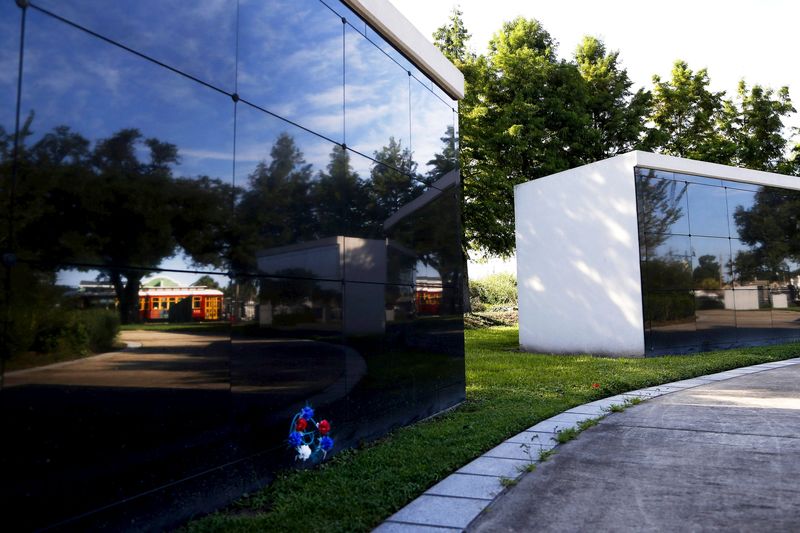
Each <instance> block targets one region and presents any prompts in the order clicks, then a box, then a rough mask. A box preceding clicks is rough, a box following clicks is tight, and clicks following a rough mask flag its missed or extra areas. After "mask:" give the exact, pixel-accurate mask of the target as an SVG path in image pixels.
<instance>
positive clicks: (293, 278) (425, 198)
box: [257, 172, 458, 335]
mask: <svg viewBox="0 0 800 533" xmlns="http://www.w3.org/2000/svg"><path fill="white" fill-rule="evenodd" d="M457 180H458V174H457V172H450V173H449V174H448V175H447V176H445V177H443V178H441V179H440V180H438V181H437V182H436V183H434V184H433V187H432V188H431V189H429V190H428V191H426V192H424V193H423V194H421V195H420V196H419V197H417V198H415V199H414V200H413V201H411V202H409V203H408V204H406V205H404V206H403V207H401V208H400V209H398V210H397V211H396V212H395V213H394V214H392V216H391V217H390V218H389V219H388V220H387V221H386V222H385V223H384V228H386V230H387V234H390V235H392V233H391V230H392V228H400V227H402V223H403V222H404V221H406V222H408V221H412V223H415V222H414V221H415V219H414V216H415V215H418V214H419V213H420V211H421V210H423V209H425V208H426V207H431V206H435V205H436V203H435V202H436V201H437V200H439V199H441V198H442V195H443V194H445V193H447V192H452V189H453V187H454V186H455V185H456V184H457V183H458V181H457ZM426 231H427V228H426ZM399 237H400V238H401V239H402V240H395V239H392V238H383V239H369V238H359V237H349V236H344V235H339V236H336V237H327V238H323V239H317V240H314V241H309V242H303V243H297V244H290V245H287V246H278V247H274V248H270V249H268V250H262V251H261V252H259V253H258V254H257V266H258V271H259V274H260V275H261V276H269V277H268V278H266V279H262V281H261V302H260V304H259V305H258V320H259V323H260V324H261V325H262V326H276V325H283V326H286V325H292V326H300V327H306V328H308V327H322V328H323V329H325V328H326V326H332V325H339V324H341V328H342V332H343V333H345V334H360V335H363V334H382V333H384V332H385V331H386V324H387V322H394V321H398V320H402V319H408V318H413V317H415V316H418V315H422V316H424V315H438V314H439V313H440V311H441V308H442V297H443V292H444V291H443V282H442V276H441V274H440V273H439V272H438V270H437V268H435V267H433V266H431V265H430V264H428V263H427V262H426V259H427V257H426V256H428V255H430V253H429V252H430V250H415V249H412V248H410V247H409V246H407V245H405V244H403V242H402V241H407V240H409V239H408V238H407V237H408V235H405V234H403V235H400V236H399ZM404 237H405V238H404ZM410 240H412V241H413V240H414V239H413V238H412V239H410ZM411 244H414V243H413V242H412V243H411ZM426 252H427V253H426Z"/></svg>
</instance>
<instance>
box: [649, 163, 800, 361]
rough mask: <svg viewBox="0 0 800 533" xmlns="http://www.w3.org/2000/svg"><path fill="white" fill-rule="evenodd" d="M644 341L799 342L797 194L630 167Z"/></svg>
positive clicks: (702, 346) (689, 345)
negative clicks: (633, 181)
mask: <svg viewBox="0 0 800 533" xmlns="http://www.w3.org/2000/svg"><path fill="white" fill-rule="evenodd" d="M636 195H637V205H638V220H639V243H640V257H641V272H642V291H643V303H644V314H645V345H646V347H647V350H648V353H652V354H657V353H668V352H691V351H698V350H709V349H719V348H724V347H728V346H735V345H740V344H751V343H764V342H776V341H780V340H783V339H798V338H800V335H798V329H799V328H800V295H798V292H797V286H798V284H800V265H799V264H798V258H800V245H799V244H798V243H800V232H799V231H798V228H797V225H796V220H797V219H798V216H800V191H796V190H790V189H778V188H774V187H765V186H758V185H755V184H750V183H740V182H735V181H727V180H720V179H712V178H706V177H703V176H690V175H684V174H676V173H670V172H664V171H656V170H652V169H646V168H638V169H636Z"/></svg>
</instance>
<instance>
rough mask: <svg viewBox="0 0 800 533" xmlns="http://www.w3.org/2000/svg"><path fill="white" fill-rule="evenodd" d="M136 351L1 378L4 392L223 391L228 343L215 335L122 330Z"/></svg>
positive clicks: (101, 356)
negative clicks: (49, 388) (36, 388)
mask: <svg viewBox="0 0 800 533" xmlns="http://www.w3.org/2000/svg"><path fill="white" fill-rule="evenodd" d="M120 338H121V340H122V341H123V342H126V343H138V344H141V347H140V348H137V349H135V350H127V351H122V352H109V353H104V354H100V355H96V356H92V357H87V358H85V359H77V360H74V361H68V362H66V363H57V364H54V365H48V366H45V367H41V368H30V369H27V370H20V371H17V372H8V373H6V374H5V380H4V381H5V383H4V386H5V387H15V386H22V385H34V384H35V385H69V386H78V387H81V386H83V387H124V388H128V387H136V388H164V389H176V388H177V389H181V388H192V389H212V390H214V389H225V388H227V387H228V356H229V351H228V348H229V342H230V341H229V338H228V336H227V335H220V334H207V333H203V334H198V333H172V332H163V331H123V332H122V333H121V335H120Z"/></svg>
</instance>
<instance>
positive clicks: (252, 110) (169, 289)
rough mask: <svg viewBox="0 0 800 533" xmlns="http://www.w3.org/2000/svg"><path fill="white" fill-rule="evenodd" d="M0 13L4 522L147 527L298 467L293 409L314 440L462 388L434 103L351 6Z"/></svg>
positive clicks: (439, 114) (448, 190)
mask: <svg viewBox="0 0 800 533" xmlns="http://www.w3.org/2000/svg"><path fill="white" fill-rule="evenodd" d="M0 30H2V31H1V32H0V40H2V42H3V43H4V44H5V46H3V47H0V65H2V66H3V67H4V72H6V73H7V75H6V76H0V99H2V101H0V217H2V219H1V220H2V222H1V224H2V227H0V252H2V264H1V265H0V311H2V315H0V319H2V330H1V331H0V333H2V344H1V346H2V369H1V372H0V376H2V387H1V388H0V405H2V413H3V414H2V417H3V418H2V422H3V428H4V436H5V437H4V439H3V443H2V445H0V446H2V449H0V468H2V470H3V472H4V475H3V479H2V482H0V490H1V491H2V497H3V498H4V501H5V502H6V503H7V508H8V513H7V515H8V516H6V523H9V524H11V525H12V526H13V529H20V530H27V529H41V528H48V527H52V526H54V525H56V524H58V525H59V527H65V528H68V529H76V530H77V529H98V528H101V527H102V528H107V529H121V528H125V527H129V526H130V524H131V523H132V521H135V522H136V523H137V524H139V525H140V527H143V528H148V529H167V528H172V527H174V526H175V525H177V524H179V523H180V522H181V521H182V520H185V519H186V518H188V517H190V516H192V515H194V514H197V513H202V512H205V511H208V510H210V509H214V508H218V507H220V506H223V505H225V504H226V503H227V502H229V501H230V500H231V499H232V498H235V497H237V496H238V495H240V494H241V493H243V492H246V491H252V490H254V489H256V488H257V487H259V486H263V485H264V484H266V483H268V482H269V481H270V479H271V476H273V475H274V472H276V471H278V470H279V469H281V468H286V467H291V466H292V465H296V464H299V463H298V462H296V461H295V456H296V455H297V451H296V450H295V449H294V448H292V447H291V446H289V443H288V436H289V435H288V431H287V430H288V426H289V424H290V421H291V419H292V417H293V415H294V414H295V413H296V412H298V411H299V410H300V409H302V408H303V407H305V406H312V407H313V408H314V409H315V410H316V419H317V420H321V419H326V420H328V421H329V422H330V423H331V427H332V429H331V432H330V435H331V436H332V437H333V439H334V442H335V444H334V448H333V450H332V451H333V453H336V452H337V451H338V450H342V449H345V448H347V447H350V446H353V445H355V444H357V443H359V442H362V441H365V440H369V439H372V438H377V437H379V436H381V435H382V434H384V433H385V432H386V431H389V430H391V429H393V428H396V427H398V426H400V425H403V424H407V423H410V422H413V421H415V420H419V419H421V418H424V417H427V416H430V415H432V414H434V413H436V412H438V411H440V410H442V409H445V408H447V407H451V406H453V405H455V404H456V403H458V402H460V401H462V400H463V399H464V344H463V321H462V310H461V305H462V296H461V287H462V285H461V284H462V279H463V273H462V271H461V269H462V262H461V251H460V241H461V227H460V197H459V193H458V191H459V187H458V168H457V159H456V152H455V135H456V128H457V120H456V117H457V114H456V113H457V110H456V108H457V103H456V102H455V101H453V100H451V99H450V98H449V97H448V96H447V95H446V94H445V93H444V91H442V90H441V89H440V88H438V87H437V86H435V84H434V83H433V82H432V81H431V80H430V79H428V78H427V77H426V76H425V75H424V74H422V72H421V71H420V70H419V69H417V68H416V67H415V66H414V65H413V64H412V63H411V62H410V61H409V60H408V59H407V58H406V57H404V56H403V55H402V54H401V53H400V52H398V51H397V50H395V49H394V48H393V47H392V46H391V45H390V44H389V43H388V42H387V41H386V40H384V39H383V38H382V37H380V36H379V35H378V33H377V32H376V31H375V30H374V29H373V28H371V27H370V26H368V25H367V24H366V23H365V22H364V21H363V20H360V19H359V18H358V17H357V16H356V15H355V14H354V13H353V12H352V11H350V10H349V9H347V8H346V7H345V6H344V5H343V4H341V3H339V2H336V1H326V2H320V1H318V0H302V1H291V2H290V1H287V0H269V1H266V2H263V1H254V0H239V1H237V0H222V1H218V0H208V1H202V2H194V3H186V2H177V1H172V0H170V1H167V2H163V1H162V2H153V1H151V0H145V1H140V2H132V1H131V2H129V1H125V2H119V3H114V4H113V5H107V3H104V2H99V1H96V0H80V1H76V2H69V3H63V2H56V1H51V0H41V1H40V2H37V1H34V2H31V3H30V5H29V6H28V7H27V8H20V7H18V6H17V5H16V4H15V3H14V2H3V3H2V5H1V6H0ZM23 31H24V47H25V48H24V50H20V43H21V42H22V40H21V37H23V35H22V33H23ZM21 52H24V54H23V53H21ZM17 72H21V73H22V80H21V82H22V83H21V87H22V93H21V94H19V95H18V94H17V91H18V89H17V87H18V84H17V82H18V78H17ZM18 96H19V98H18ZM18 100H19V105H18ZM15 139H16V141H15ZM320 456H321V454H318V455H315V456H313V457H312V458H311V460H310V463H315V462H317V461H319V460H320ZM304 464H309V463H304Z"/></svg>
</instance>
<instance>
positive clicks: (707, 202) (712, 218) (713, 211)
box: [686, 183, 728, 237]
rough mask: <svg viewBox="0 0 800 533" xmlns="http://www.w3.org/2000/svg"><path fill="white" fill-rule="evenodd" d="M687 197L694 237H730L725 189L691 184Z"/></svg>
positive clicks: (690, 227) (690, 224)
mask: <svg viewBox="0 0 800 533" xmlns="http://www.w3.org/2000/svg"><path fill="white" fill-rule="evenodd" d="M686 196H687V199H688V204H689V231H690V232H691V234H692V236H694V235H701V236H705V237H728V209H727V205H726V199H725V189H724V188H723V187H720V186H715V187H710V186H708V185H699V184H695V183H691V184H689V187H688V190H687V193H686Z"/></svg>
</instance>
